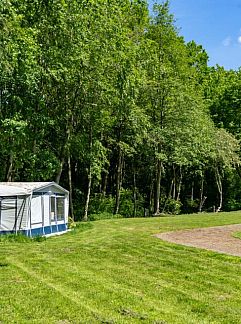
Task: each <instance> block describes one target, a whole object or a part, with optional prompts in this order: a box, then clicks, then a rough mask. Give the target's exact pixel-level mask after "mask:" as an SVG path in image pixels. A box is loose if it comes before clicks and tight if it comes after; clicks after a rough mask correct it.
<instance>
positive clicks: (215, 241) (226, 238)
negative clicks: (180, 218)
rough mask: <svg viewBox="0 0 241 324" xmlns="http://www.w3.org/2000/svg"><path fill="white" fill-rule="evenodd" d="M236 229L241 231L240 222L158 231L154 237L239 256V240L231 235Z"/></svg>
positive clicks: (240, 243)
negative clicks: (166, 231)
mask: <svg viewBox="0 0 241 324" xmlns="http://www.w3.org/2000/svg"><path fill="white" fill-rule="evenodd" d="M238 231H241V224H238V225H226V226H216V227H208V228H196V229H191V230H183V231H176V232H168V233H160V234H157V235H156V237H158V238H160V239H162V240H164V241H167V242H171V243H177V244H181V245H186V246H192V247H197V248H203V249H207V250H211V251H215V252H219V253H226V254H230V255H234V256H240V257H241V240H240V239H237V238H234V237H233V236H232V233H234V232H238Z"/></svg>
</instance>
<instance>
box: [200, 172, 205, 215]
mask: <svg viewBox="0 0 241 324" xmlns="http://www.w3.org/2000/svg"><path fill="white" fill-rule="evenodd" d="M203 187H204V175H203V174H202V175H201V188H200V203H199V209H198V211H199V213H201V212H202V208H203V205H204V203H205V200H206V199H207V197H205V196H203Z"/></svg>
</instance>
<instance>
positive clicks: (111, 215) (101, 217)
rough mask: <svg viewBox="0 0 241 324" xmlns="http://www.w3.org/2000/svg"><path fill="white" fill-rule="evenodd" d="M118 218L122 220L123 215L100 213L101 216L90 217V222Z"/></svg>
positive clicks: (92, 215)
mask: <svg viewBox="0 0 241 324" xmlns="http://www.w3.org/2000/svg"><path fill="white" fill-rule="evenodd" d="M116 218H122V215H120V214H116V215H114V214H112V213H106V212H104V213H100V214H90V215H89V220H90V221H96V220H101V219H116Z"/></svg>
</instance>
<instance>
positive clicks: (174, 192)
mask: <svg viewBox="0 0 241 324" xmlns="http://www.w3.org/2000/svg"><path fill="white" fill-rule="evenodd" d="M172 199H176V168H175V166H174V165H173V191H172Z"/></svg>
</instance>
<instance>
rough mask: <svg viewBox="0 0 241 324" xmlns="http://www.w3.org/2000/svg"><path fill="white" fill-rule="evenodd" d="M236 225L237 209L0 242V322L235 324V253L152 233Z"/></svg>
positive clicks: (239, 294)
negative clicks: (165, 239) (36, 239)
mask: <svg viewBox="0 0 241 324" xmlns="http://www.w3.org/2000/svg"><path fill="white" fill-rule="evenodd" d="M237 223H241V212H235V213H220V214H203V215H186V216H185V215H184V216H177V217H165V218H147V219H118V220H106V221H97V222H91V223H86V224H81V225H80V226H79V227H78V229H77V230H76V231H74V232H71V233H68V234H65V235H63V236H59V237H53V238H49V239H47V240H46V241H42V242H22V243H15V242H6V241H2V242H0V323H59V324H67V323H153V324H154V323H155V324H158V323H159V324H167V323H168V324H173V323H185V324H187V323H208V324H209V323H219V324H220V323H228V324H231V323H241V258H238V257H232V256H228V255H224V254H218V253H214V252H209V251H205V250H200V249H195V248H190V247H184V246H178V245H175V244H170V243H166V242H163V241H161V240H159V239H157V238H155V237H154V236H152V235H153V234H155V233H159V232H165V231H172V230H178V229H186V228H195V227H208V226H215V225H225V224H237Z"/></svg>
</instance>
